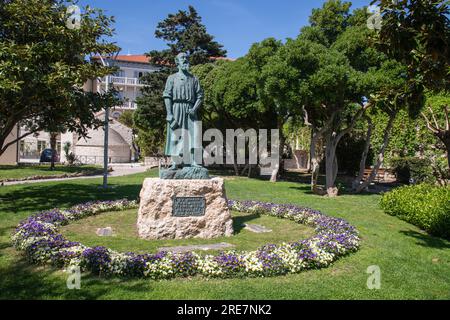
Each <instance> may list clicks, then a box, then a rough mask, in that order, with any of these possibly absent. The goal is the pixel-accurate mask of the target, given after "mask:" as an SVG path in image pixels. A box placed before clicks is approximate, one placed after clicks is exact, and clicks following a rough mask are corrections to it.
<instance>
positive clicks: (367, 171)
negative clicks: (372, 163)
mask: <svg viewBox="0 0 450 320" xmlns="http://www.w3.org/2000/svg"><path fill="white" fill-rule="evenodd" d="M386 172H387V170H386V169H381V168H380V169H378V172H377V176H376V177H375V179H374V181H376V182H383V181H385V180H386V179H385V177H386ZM371 173H372V169H364V177H363V180H367V178H368V177H369V176H370V174H371Z"/></svg>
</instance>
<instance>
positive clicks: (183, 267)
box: [12, 200, 359, 279]
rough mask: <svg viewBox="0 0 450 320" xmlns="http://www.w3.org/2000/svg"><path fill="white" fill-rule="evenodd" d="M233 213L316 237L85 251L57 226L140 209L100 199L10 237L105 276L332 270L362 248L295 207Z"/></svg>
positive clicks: (236, 205)
mask: <svg viewBox="0 0 450 320" xmlns="http://www.w3.org/2000/svg"><path fill="white" fill-rule="evenodd" d="M228 203H229V206H230V208H231V209H232V210H236V211H241V212H249V213H257V214H268V215H271V216H275V217H279V218H286V219H290V220H293V221H295V222H297V223H301V224H305V225H308V226H311V227H314V228H315V231H316V235H315V236H313V237H311V238H309V239H306V240H303V241H299V242H293V243H283V244H279V245H274V244H267V245H265V246H263V247H261V248H259V249H258V250H256V251H247V252H238V251H225V252H221V253H220V254H218V255H215V256H214V255H199V254H196V253H195V252H188V253H171V252H159V253H157V254H136V253H132V252H128V253H119V252H115V251H113V250H110V249H108V248H105V247H93V248H90V247H86V246H84V245H82V244H81V243H78V242H72V241H69V240H67V239H65V238H64V237H63V236H62V235H61V234H59V233H58V227H60V226H63V225H67V224H69V223H70V222H71V221H74V220H79V219H82V218H85V217H87V216H91V215H95V214H99V213H101V212H107V211H120V210H126V209H131V208H137V207H138V204H137V202H135V201H128V200H118V201H103V202H100V201H97V202H88V203H85V204H81V205H77V206H74V207H72V208H70V209H67V210H60V209H54V210H51V211H44V212H41V213H38V214H35V215H33V216H31V217H29V218H28V219H26V220H24V221H22V222H21V223H20V224H19V226H18V227H17V228H16V230H15V232H14V233H13V235H12V241H13V244H14V247H15V248H16V249H17V250H20V251H23V252H24V253H25V255H26V257H27V258H28V259H29V261H30V262H32V263H37V264H52V265H54V266H57V267H67V266H80V268H81V269H82V270H85V271H91V272H92V273H95V274H98V275H103V276H122V277H148V278H151V279H168V278H173V277H187V276H194V275H203V276H206V277H238V276H274V275H283V274H288V273H298V272H300V271H302V270H306V269H312V268H322V267H326V266H329V265H330V264H331V263H332V262H333V261H335V260H337V259H338V258H339V257H341V256H344V255H346V254H348V253H350V252H354V251H356V250H357V249H358V246H359V237H358V231H357V230H356V229H355V228H354V227H353V226H351V225H350V224H349V223H348V222H346V221H345V220H342V219H338V218H334V217H329V216H326V215H324V214H322V213H321V212H319V211H316V210H312V209H309V208H303V207H298V206H294V205H285V204H274V203H264V202H257V201H235V200H229V201H228Z"/></svg>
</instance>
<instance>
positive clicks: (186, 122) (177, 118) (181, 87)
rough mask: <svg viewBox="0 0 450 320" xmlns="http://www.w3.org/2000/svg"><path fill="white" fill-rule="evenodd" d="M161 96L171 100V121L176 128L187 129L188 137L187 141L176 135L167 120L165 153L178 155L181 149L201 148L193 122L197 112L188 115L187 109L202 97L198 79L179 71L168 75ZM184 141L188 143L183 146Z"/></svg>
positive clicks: (196, 118)
mask: <svg viewBox="0 0 450 320" xmlns="http://www.w3.org/2000/svg"><path fill="white" fill-rule="evenodd" d="M163 97H164V98H165V99H167V98H168V99H171V100H172V114H173V117H174V120H173V121H174V122H175V123H176V124H177V125H178V128H177V129H185V130H187V131H186V132H187V133H188V137H189V139H188V141H185V139H184V138H183V136H181V137H178V136H179V134H178V135H177V134H176V133H175V132H174V129H173V128H172V126H171V123H169V122H168V123H167V134H166V148H165V154H166V155H167V156H180V155H182V154H183V150H189V151H190V152H192V150H193V149H194V148H201V146H197V144H198V143H197V140H198V139H197V138H198V134H201V132H200V133H199V132H198V129H197V128H196V127H195V122H196V121H198V112H195V113H193V114H190V115H188V111H189V110H190V109H192V108H193V107H194V105H195V103H196V102H197V101H198V100H200V101H201V100H202V98H203V91H202V89H201V87H200V83H199V81H198V79H197V78H196V77H194V76H192V75H184V74H180V73H175V74H172V75H170V76H169V78H167V82H166V88H165V90H164V94H163ZM168 120H169V119H168ZM177 129H175V130H177ZM177 138H178V139H177ZM200 141H201V140H200ZM185 143H187V144H188V145H186V146H185V145H184V144H185Z"/></svg>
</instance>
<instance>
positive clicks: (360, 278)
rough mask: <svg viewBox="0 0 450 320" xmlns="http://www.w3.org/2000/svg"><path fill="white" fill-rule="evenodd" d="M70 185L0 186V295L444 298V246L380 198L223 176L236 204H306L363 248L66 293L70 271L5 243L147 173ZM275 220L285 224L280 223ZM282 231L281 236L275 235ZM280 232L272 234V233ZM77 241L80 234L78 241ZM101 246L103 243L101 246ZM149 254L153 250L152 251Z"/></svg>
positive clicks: (448, 249)
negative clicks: (43, 213)
mask: <svg viewBox="0 0 450 320" xmlns="http://www.w3.org/2000/svg"><path fill="white" fill-rule="evenodd" d="M155 174H156V172H155V171H152V172H150V173H142V174H137V175H133V176H126V177H114V178H111V179H110V182H111V184H112V188H110V189H108V190H107V191H104V190H102V189H100V188H99V187H98V186H99V185H100V184H101V180H100V179H89V180H81V179H80V180H70V181H65V182H48V183H37V184H32V185H31V184H30V185H16V186H8V187H0V222H1V223H0V298H2V299H25V298H27V299H39V298H41V299H449V298H450V278H449V277H448V275H449V274H450V242H449V241H446V240H443V239H440V238H436V237H432V236H430V235H428V234H426V233H425V232H423V231H421V230H420V229H418V228H417V227H415V226H412V225H410V224H408V223H406V222H404V221H401V220H399V219H398V218H395V217H392V216H389V215H387V214H385V213H384V212H383V211H382V210H381V209H380V208H379V200H380V196H378V195H373V194H372V195H343V196H340V197H338V198H337V199H329V198H323V197H319V196H316V195H313V194H311V193H310V192H309V189H308V185H306V184H301V183H295V182H279V183H276V184H272V183H269V182H267V181H263V180H258V179H246V178H230V179H228V178H227V180H226V189H227V195H228V197H229V198H232V199H255V200H262V201H272V202H279V203H293V204H298V205H304V206H309V207H312V208H314V209H318V210H321V211H322V212H324V213H326V214H328V215H332V216H337V217H341V218H344V219H346V220H347V221H349V222H350V223H352V224H353V225H355V226H356V227H357V228H358V230H359V231H360V233H361V238H362V243H361V249H360V250H359V251H358V252H357V253H355V254H352V255H349V256H347V257H344V258H341V259H339V260H338V261H337V262H336V263H334V264H333V265H332V266H330V267H329V268H325V269H321V270H310V271H306V272H303V273H300V274H295V275H287V276H282V277H275V278H245V279H226V280H220V279H214V280H211V279H209V280H208V279H204V278H200V277H195V278H192V279H174V280H164V281H152V280H148V279H143V280H123V279H101V278H98V277H95V276H92V275H89V274H85V275H83V277H82V282H81V290H68V289H67V287H66V280H67V275H66V274H65V273H64V272H62V271H61V270H56V269H52V268H49V267H46V268H43V267H36V266H29V265H28V264H27V263H26V261H24V260H23V258H22V257H21V256H20V255H19V254H18V253H17V252H16V251H15V250H14V249H13V248H12V247H11V244H10V233H11V231H12V230H13V228H14V227H15V226H16V225H17V223H18V222H19V221H20V220H22V219H24V218H25V217H27V216H28V215H30V214H31V213H33V212H35V211H37V210H43V209H48V208H52V207H68V206H71V205H74V204H77V203H80V202H84V201H88V200H94V199H118V198H123V197H128V198H130V199H135V198H136V197H137V196H138V194H139V191H140V188H141V185H142V181H143V179H144V178H145V177H146V176H149V175H153V176H154V175H155ZM276 221H277V222H278V221H281V220H276ZM281 233H282V232H278V234H279V235H280V237H281ZM274 235H276V233H274ZM80 236H82V235H80ZM102 241H103V240H102ZM149 248H150V246H149ZM371 265H378V266H379V267H380V269H381V277H382V278H381V279H382V280H381V289H380V290H369V289H367V285H366V283H367V279H368V276H369V275H368V274H367V273H366V270H367V268H368V267H369V266H371Z"/></svg>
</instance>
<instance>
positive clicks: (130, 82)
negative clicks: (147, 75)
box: [103, 76, 144, 87]
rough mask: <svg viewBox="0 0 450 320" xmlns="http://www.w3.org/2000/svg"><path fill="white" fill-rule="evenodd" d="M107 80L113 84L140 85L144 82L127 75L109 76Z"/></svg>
mask: <svg viewBox="0 0 450 320" xmlns="http://www.w3.org/2000/svg"><path fill="white" fill-rule="evenodd" d="M109 81H110V82H112V84H115V85H122V86H137V87H142V86H144V84H143V83H142V82H141V80H139V79H138V78H128V77H116V76H111V77H110V78H109ZM103 82H105V79H103Z"/></svg>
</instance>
